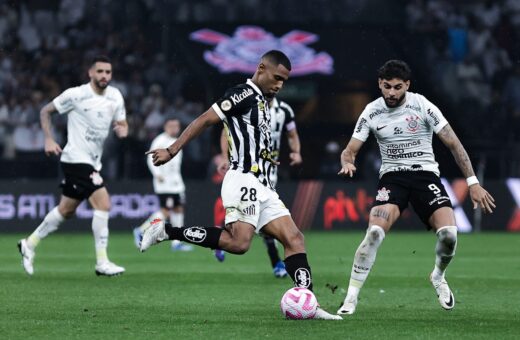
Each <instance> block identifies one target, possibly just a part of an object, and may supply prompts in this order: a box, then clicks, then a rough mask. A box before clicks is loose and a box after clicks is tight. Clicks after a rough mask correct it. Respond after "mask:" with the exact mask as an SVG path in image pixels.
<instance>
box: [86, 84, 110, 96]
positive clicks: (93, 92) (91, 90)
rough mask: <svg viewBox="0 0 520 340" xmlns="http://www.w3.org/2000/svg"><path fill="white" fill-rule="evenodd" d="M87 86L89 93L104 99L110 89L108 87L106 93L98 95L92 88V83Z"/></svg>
mask: <svg viewBox="0 0 520 340" xmlns="http://www.w3.org/2000/svg"><path fill="white" fill-rule="evenodd" d="M86 85H87V87H88V89H89V91H90V92H92V94H93V95H95V96H98V97H104V96H105V95H106V94H107V88H108V86H107V88H106V89H105V91H103V94H98V93H96V91H94V89H93V88H92V85H91V84H90V82H88V83H87V84H86Z"/></svg>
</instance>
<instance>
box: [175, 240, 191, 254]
mask: <svg viewBox="0 0 520 340" xmlns="http://www.w3.org/2000/svg"><path fill="white" fill-rule="evenodd" d="M171 250H172V251H192V250H193V246H192V245H190V244H186V243H184V242H181V241H179V240H173V241H172V245H171Z"/></svg>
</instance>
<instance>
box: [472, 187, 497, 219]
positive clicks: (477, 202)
mask: <svg viewBox="0 0 520 340" xmlns="http://www.w3.org/2000/svg"><path fill="white" fill-rule="evenodd" d="M469 195H470V197H471V201H472V202H473V209H477V208H478V207H479V206H480V207H481V208H482V209H483V210H484V212H485V213H492V212H493V209H494V208H496V205H495V199H494V198H493V196H491V195H490V194H489V192H487V191H486V190H485V189H484V188H483V187H481V186H480V184H478V183H477V184H473V185H471V186H470V187H469Z"/></svg>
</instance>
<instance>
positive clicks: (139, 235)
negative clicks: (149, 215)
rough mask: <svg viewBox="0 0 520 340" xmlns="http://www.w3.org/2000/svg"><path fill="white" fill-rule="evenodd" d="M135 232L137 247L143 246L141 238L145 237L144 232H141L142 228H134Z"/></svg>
mask: <svg viewBox="0 0 520 340" xmlns="http://www.w3.org/2000/svg"><path fill="white" fill-rule="evenodd" d="M133 234H134V244H135V246H136V247H137V249H139V247H141V240H142V239H143V233H142V232H141V229H139V227H137V228H134V230H133Z"/></svg>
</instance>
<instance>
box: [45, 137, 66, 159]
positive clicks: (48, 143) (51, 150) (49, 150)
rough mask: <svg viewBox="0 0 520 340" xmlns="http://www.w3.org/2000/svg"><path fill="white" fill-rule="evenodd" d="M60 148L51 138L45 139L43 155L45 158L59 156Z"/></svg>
mask: <svg viewBox="0 0 520 340" xmlns="http://www.w3.org/2000/svg"><path fill="white" fill-rule="evenodd" d="M61 151H62V150H61V146H60V145H59V144H58V143H56V141H54V139H52V138H46V139H45V154H46V155H47V156H50V155H55V156H59V155H60V153H61Z"/></svg>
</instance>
